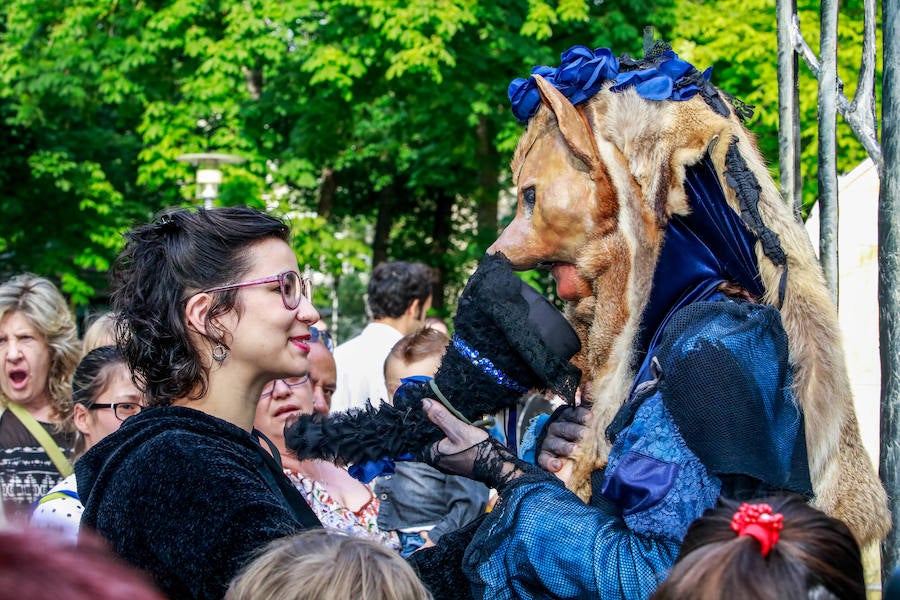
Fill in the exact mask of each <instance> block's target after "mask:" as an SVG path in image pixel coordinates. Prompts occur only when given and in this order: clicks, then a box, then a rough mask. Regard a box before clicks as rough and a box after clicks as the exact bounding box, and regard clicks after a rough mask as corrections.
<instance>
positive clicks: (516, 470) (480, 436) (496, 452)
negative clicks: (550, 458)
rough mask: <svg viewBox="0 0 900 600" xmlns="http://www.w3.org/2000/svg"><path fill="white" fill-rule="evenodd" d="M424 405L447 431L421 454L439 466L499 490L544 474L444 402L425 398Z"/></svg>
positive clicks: (438, 424) (436, 466)
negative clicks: (456, 413)
mask: <svg viewBox="0 0 900 600" xmlns="http://www.w3.org/2000/svg"><path fill="white" fill-rule="evenodd" d="M422 409H423V410H424V411H425V413H426V414H427V415H428V418H429V419H430V420H431V422H432V423H434V424H435V425H437V426H438V427H440V428H441V430H442V431H443V432H444V433H446V434H447V437H445V438H444V439H442V440H440V441H438V442H435V443H434V444H432V445H431V446H429V447H427V448H425V449H424V450H423V452H422V453H421V454H420V457H419V458H420V459H421V460H423V461H424V462H426V463H428V464H429V465H431V466H432V467H434V468H435V469H437V470H439V471H441V472H443V473H448V474H450V475H462V476H464V477H469V478H470V479H474V480H475V481H480V482H482V483H484V484H485V485H487V486H488V487H490V488H494V489H495V490H497V491H498V492H502V491H503V489H504V488H506V487H507V486H508V485H509V484H510V483H512V482H513V481H514V480H516V479H518V478H519V477H521V476H523V475H526V474H531V475H536V476H537V477H541V475H540V474H539V473H537V472H538V471H539V470H538V469H536V468H535V467H533V466H531V465H529V464H527V463H524V462H522V461H521V460H519V459H518V458H517V457H516V455H515V454H513V453H512V452H510V451H509V449H507V448H506V446H504V445H503V444H501V443H500V442H499V441H497V440H496V439H495V438H492V437H490V436H489V435H488V434H487V432H486V431H484V430H483V429H479V428H477V427H474V426H472V425H467V424H466V423H463V422H462V421H460V420H459V419H457V418H456V417H454V416H453V415H452V414H451V413H450V411H448V410H447V409H446V408H445V407H444V405H442V404H441V403H440V402H437V401H435V400H430V399H428V398H425V399H423V400H422ZM543 477H548V475H544V476H543Z"/></svg>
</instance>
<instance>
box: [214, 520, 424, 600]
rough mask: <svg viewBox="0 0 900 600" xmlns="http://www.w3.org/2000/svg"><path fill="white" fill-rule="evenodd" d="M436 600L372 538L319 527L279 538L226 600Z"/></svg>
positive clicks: (400, 561) (403, 563)
mask: <svg viewBox="0 0 900 600" xmlns="http://www.w3.org/2000/svg"><path fill="white" fill-rule="evenodd" d="M321 598H328V599H329V600H431V598H432V596H431V594H430V593H429V592H428V590H427V589H426V588H425V586H424V585H423V584H422V582H421V581H419V579H418V577H416V573H415V571H413V569H412V567H411V566H409V564H407V563H406V561H405V560H403V559H402V558H400V556H399V555H398V554H397V553H396V552H393V551H392V550H389V549H388V548H385V547H384V546H382V545H380V544H378V543H377V542H374V541H372V540H370V539H367V538H361V537H355V536H352V535H350V534H347V533H345V532H342V531H335V530H329V529H318V530H313V531H308V532H305V533H301V534H299V535H297V536H293V537H290V538H285V539H282V540H278V541H276V542H273V543H272V544H270V545H269V546H268V547H267V548H266V549H265V551H264V552H263V553H262V554H260V555H259V556H258V557H257V558H256V559H255V560H254V561H253V562H251V563H250V564H249V565H248V566H247V567H246V568H245V569H244V570H243V571H242V572H241V573H240V575H238V576H237V577H236V578H235V580H234V581H233V582H232V583H231V586H230V587H229V588H228V593H227V594H226V595H225V600H320V599H321Z"/></svg>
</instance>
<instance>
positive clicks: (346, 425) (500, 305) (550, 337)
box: [285, 254, 581, 465]
mask: <svg viewBox="0 0 900 600" xmlns="http://www.w3.org/2000/svg"><path fill="white" fill-rule="evenodd" d="M453 325H454V333H453V337H452V339H451V341H450V343H449V344H448V345H447V348H446V352H445V354H444V358H443V360H442V361H441V365H440V367H439V368H438V371H437V373H436V374H435V376H434V380H433V381H431V382H407V383H404V384H403V385H402V386H401V387H400V389H398V390H397V393H396V394H395V395H394V400H393V401H394V405H393V406H391V405H390V404H386V403H385V404H382V405H381V406H380V407H378V408H374V407H372V405H371V404H368V403H367V405H366V406H365V407H364V408H362V409H352V410H350V411H349V412H346V413H337V414H334V415H330V416H327V417H325V416H322V415H318V414H317V415H303V416H301V417H300V419H299V420H297V421H296V422H294V423H292V424H291V425H289V426H288V427H287V429H286V430H285V440H286V443H287V447H288V448H289V449H290V450H292V451H293V452H295V453H296V454H297V456H298V457H299V458H300V459H310V458H320V459H325V460H329V461H332V462H335V463H337V464H339V465H361V464H365V463H371V462H375V461H380V460H382V459H384V458H389V459H396V458H399V457H403V456H404V455H407V454H412V455H413V456H420V455H421V454H420V453H421V452H423V451H424V450H425V449H426V448H427V447H428V446H430V445H431V444H432V443H434V442H435V441H437V440H440V439H441V438H442V437H444V434H443V433H442V432H441V430H440V429H438V427H437V426H436V425H434V424H433V423H431V421H429V420H428V417H427V415H426V414H425V412H424V411H423V410H422V408H421V406H422V403H421V401H422V399H423V398H425V397H428V398H438V394H437V393H436V392H435V390H434V389H433V388H432V387H431V386H432V385H434V386H436V387H437V389H438V390H439V391H440V393H441V394H443V396H444V397H445V398H446V399H447V400H448V401H449V402H450V403H451V404H452V406H453V407H454V408H455V409H456V411H458V412H459V413H460V414H461V415H462V416H463V417H465V418H466V419H467V420H469V421H475V420H478V419H480V418H482V417H483V416H485V415H491V414H495V413H498V412H500V411H501V410H503V409H505V408H511V407H515V406H516V403H517V401H518V399H519V397H520V396H522V394H523V393H525V392H527V391H529V390H541V391H548V392H551V393H554V394H556V395H558V396H560V397H561V398H563V399H565V400H566V401H568V402H569V403H570V404H572V403H574V400H575V390H576V388H577V387H578V384H579V382H580V380H581V371H579V370H578V368H577V367H575V366H574V365H572V364H571V363H570V362H569V361H570V360H571V358H572V357H573V356H574V355H575V353H576V352H578V350H580V348H581V343H580V342H579V340H578V337H577V336H576V335H575V332H574V330H573V329H572V327H571V325H569V323H568V321H566V319H565V317H563V315H562V314H561V313H560V312H559V311H558V310H557V309H556V308H555V307H554V306H553V304H551V303H550V302H549V301H548V300H547V299H546V298H544V297H543V296H541V295H540V294H539V293H538V292H537V291H536V290H535V289H534V288H532V287H531V286H529V285H527V284H526V283H525V282H523V281H522V280H521V279H519V278H518V277H517V276H516V275H515V274H514V273H513V270H512V267H511V265H510V263H509V260H508V259H507V258H506V257H505V256H503V255H502V254H493V255H487V256H485V257H484V258H483V259H482V260H481V263H480V264H479V266H478V268H477V269H476V271H475V273H474V274H473V275H472V276H471V278H469V281H468V282H467V283H466V287H465V289H464V290H463V293H462V295H461V296H460V298H459V303H458V307H457V312H456V316H455V317H454V318H453Z"/></svg>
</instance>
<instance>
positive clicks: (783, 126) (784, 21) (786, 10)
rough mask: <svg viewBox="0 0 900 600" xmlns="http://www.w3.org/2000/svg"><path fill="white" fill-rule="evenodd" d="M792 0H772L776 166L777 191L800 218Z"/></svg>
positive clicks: (793, 9)
mask: <svg viewBox="0 0 900 600" xmlns="http://www.w3.org/2000/svg"><path fill="white" fill-rule="evenodd" d="M796 11H797V3H796V0H776V3H775V15H776V23H777V25H776V29H777V33H778V167H779V171H780V176H779V181H780V183H781V195H782V197H784V200H785V202H786V203H787V204H788V206H790V207H791V208H792V209H793V211H794V216H795V217H796V218H797V220H798V221H799V220H801V216H800V212H801V208H802V205H803V193H802V192H803V186H802V184H801V178H800V108H799V106H800V100H799V93H800V92H799V85H798V83H797V77H798V74H797V68H798V62H797V61H798V59H797V54H796V53H795V52H794V42H793V39H792V36H791V29H792V27H793V25H794V23H793V20H794V13H796Z"/></svg>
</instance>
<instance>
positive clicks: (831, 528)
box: [651, 496, 866, 600]
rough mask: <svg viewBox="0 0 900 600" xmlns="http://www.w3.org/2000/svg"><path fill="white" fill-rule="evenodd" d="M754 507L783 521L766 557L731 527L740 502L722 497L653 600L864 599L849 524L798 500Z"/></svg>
mask: <svg viewBox="0 0 900 600" xmlns="http://www.w3.org/2000/svg"><path fill="white" fill-rule="evenodd" d="M753 502H754V503H765V504H769V505H770V506H771V507H772V511H773V512H775V513H781V514H782V515H784V529H782V531H781V535H780V537H779V540H778V541H777V542H776V543H775V545H774V546H773V547H772V550H771V551H770V552H769V554H768V556H763V554H762V552H761V549H760V544H759V542H758V541H757V540H756V539H754V538H752V537H738V535H737V533H735V532H734V531H733V530H732V529H731V519H732V517H733V516H734V513H735V512H737V511H738V508H739V507H740V503H738V502H735V501H733V500H726V499H720V500H719V502H718V504H717V505H716V506H715V508H711V509H709V510H707V511H706V512H705V513H704V515H703V516H702V517H700V518H699V519H697V520H696V521H694V522H693V523H692V524H691V526H690V528H689V529H688V532H687V535H686V536H685V538H684V542H683V543H682V546H681V550H680V552H679V554H678V558H677V560H676V561H675V566H674V567H672V570H671V572H670V573H669V576H668V578H667V579H666V580H665V581H664V582H663V583H662V584H661V585H660V586H659V589H657V590H656V593H655V594H653V596H651V600H687V599H690V600H713V599H716V600H718V599H719V598H728V599H729V600H780V599H782V600H783V599H791V600H793V599H800V598H803V599H806V598H821V599H828V598H839V599H841V600H857V599H858V600H865V597H866V586H865V579H864V575H863V566H862V559H861V556H860V551H859V545H857V543H856V540H855V539H854V537H853V534H851V533H850V530H849V529H848V528H847V526H846V525H845V524H844V523H843V522H841V521H839V520H837V519H834V518H832V517H829V516H828V515H826V514H825V513H823V512H822V511H820V510H817V509H815V508H813V507H811V506H809V505H808V504H807V503H806V501H805V500H804V499H803V498H801V497H799V496H777V497H773V498H765V499H761V500H754V501H753Z"/></svg>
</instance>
